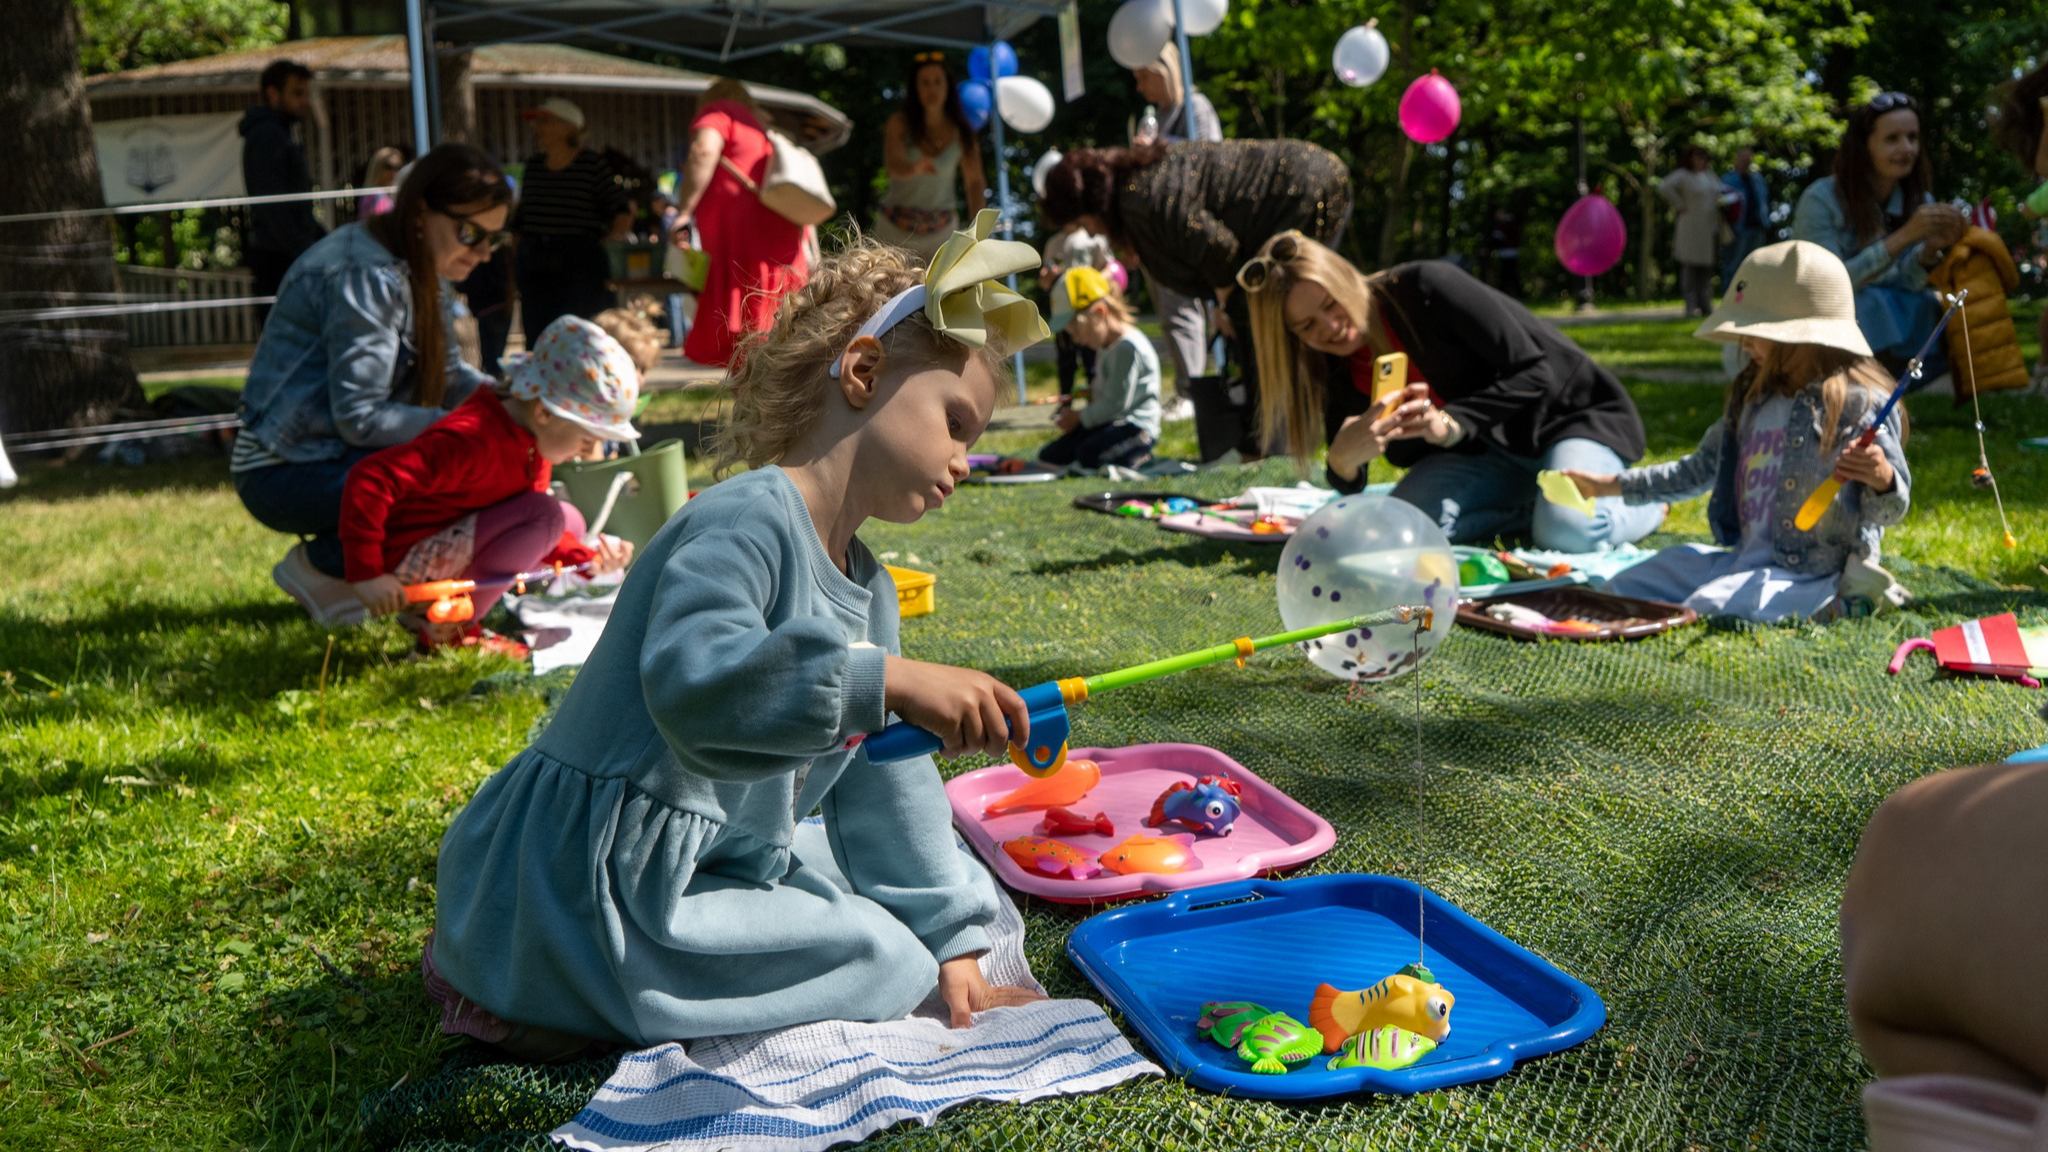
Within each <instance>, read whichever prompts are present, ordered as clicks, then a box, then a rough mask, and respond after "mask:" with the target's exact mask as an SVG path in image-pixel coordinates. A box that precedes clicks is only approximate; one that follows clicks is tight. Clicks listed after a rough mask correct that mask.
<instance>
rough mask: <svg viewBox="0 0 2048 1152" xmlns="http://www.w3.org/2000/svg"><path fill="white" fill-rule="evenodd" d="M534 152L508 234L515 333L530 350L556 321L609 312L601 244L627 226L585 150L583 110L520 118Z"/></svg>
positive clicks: (610, 176)
mask: <svg viewBox="0 0 2048 1152" xmlns="http://www.w3.org/2000/svg"><path fill="white" fill-rule="evenodd" d="M519 117H520V119H522V120H525V121H526V122H527V123H529V124H531V125H532V126H533V139H534V143H535V144H536V145H537V146H538V147H539V148H540V151H539V152H537V153H536V154H534V155H533V156H531V157H529V158H528V159H527V161H526V172H525V174H524V176H523V177H522V180H523V181H524V186H523V187H521V188H520V192H519V209H518V211H517V212H515V213H513V216H512V232H513V234H514V235H516V236H518V238H519V259H518V265H517V268H518V280H519V327H520V330H521V331H523V332H525V333H526V340H527V343H528V344H529V345H531V344H532V343H533V341H534V340H536V339H538V338H539V337H540V334H541V332H542V331H544V330H545V329H546V328H547V326H548V325H549V324H552V323H553V322H554V320H555V318H556V317H557V316H581V317H582V318H584V319H585V320H588V319H590V318H591V317H593V316H595V315H597V314H598V313H599V312H602V311H604V310H605V309H606V308H609V307H611V306H612V292H611V289H610V287H608V286H607V284H606V281H608V280H609V279H610V277H611V263H610V261H609V260H608V259H607V258H606V256H605V252H604V246H605V244H606V243H608V242H610V241H613V240H619V239H623V238H624V237H625V235H626V230H627V229H628V228H631V227H632V226H633V207H632V205H631V204H629V203H628V202H627V200H626V193H625V191H624V189H622V188H621V187H620V186H619V182H618V179H617V173H615V172H614V171H613V170H612V166H611V165H610V164H609V163H607V162H606V161H605V158H604V157H603V156H600V155H598V154H597V153H596V152H595V151H592V150H591V149H589V148H585V147H584V146H583V136H584V126H585V121H584V117H583V109H581V108H579V107H577V106H576V105H575V104H574V103H573V102H571V101H568V100H564V99H562V98H561V97H559V96H557V97H553V98H551V99H548V100H543V101H541V103H540V105H539V106H538V107H534V108H529V109H527V110H526V111H524V112H521V113H520V114H519Z"/></svg>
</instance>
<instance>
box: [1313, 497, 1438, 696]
mask: <svg viewBox="0 0 2048 1152" xmlns="http://www.w3.org/2000/svg"><path fill="white" fill-rule="evenodd" d="M1279 584H1280V619H1281V621H1282V622H1284V623H1285V624H1286V625H1287V627H1288V628H1290V629H1294V628H1309V627H1313V626H1315V625H1318V624H1329V623H1334V622H1336V621H1338V620H1343V619H1346V618H1347V617H1351V616H1364V615H1366V614H1368V613H1372V612H1383V611H1385V610H1387V609H1389V608H1397V607H1401V606H1404V605H1406V606H1413V607H1420V608H1429V609H1433V610H1434V611H1433V612H1432V619H1431V621H1430V626H1429V629H1428V631H1426V632H1423V633H1421V634H1420V635H1417V633H1416V625H1413V624H1393V625H1383V626H1380V627H1376V628H1354V629H1352V630H1350V631H1348V632H1340V633H1337V634H1335V635H1331V636H1325V637H1322V638H1321V639H1318V640H1310V641H1307V642H1306V643H1304V644H1303V645H1302V647H1303V649H1304V650H1305V651H1306V652H1307V653H1308V657H1309V659H1310V660H1313V661H1314V662H1315V663H1316V664H1317V665H1318V666H1319V667H1321V668H1322V669H1323V670H1324V671H1326V672H1328V673H1330V674H1331V675H1333V676H1336V677H1337V678H1338V679H1340V680H1351V681H1356V682H1361V683H1370V682H1373V681H1379V680H1391V679H1393V678H1395V677H1397V676H1400V675H1402V674H1404V673H1406V672H1409V671H1412V670H1413V669H1414V668H1415V666H1416V665H1418V664H1420V663H1421V662H1422V661H1423V660H1425V659H1427V658H1428V657H1429V654H1430V653H1432V652H1434V651H1436V647H1437V645H1439V644H1441V643H1443V641H1444V637H1446V636H1448V635H1450V633H1451V618H1452V616H1453V615H1455V614H1456V610H1457V606H1458V558H1457V555H1456V554H1455V553H1453V552H1452V551H1451V542H1450V541H1449V540H1448V539H1446V538H1445V536H1444V533H1443V529H1441V528H1439V527H1437V526H1436V524H1435V523H1433V522H1432V521H1431V520H1430V519H1429V517H1428V516H1426V515H1424V514H1423V512H1422V510H1421V509H1419V508H1417V507H1415V506H1414V505H1413V504H1410V503H1408V502H1406V501H1404V500H1396V499H1394V498H1393V497H1391V496H1367V495H1357V496H1340V497H1338V498H1337V499H1335V500H1332V501H1330V502H1329V503H1328V504H1325V505H1323V506H1322V507H1321V508H1318V509H1316V510H1315V511H1314V512H1313V513H1311V514H1310V515H1309V516H1308V518H1307V519H1305V520H1303V521H1302V523H1301V527H1300V529H1299V530H1297V531H1296V532H1295V533H1294V536H1293V537H1292V538H1291V539H1289V540H1288V541H1287V547H1286V548H1285V549H1284V550H1283V551H1282V552H1281V553H1280V580H1279Z"/></svg>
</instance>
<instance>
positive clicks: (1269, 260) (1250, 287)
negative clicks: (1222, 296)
mask: <svg viewBox="0 0 2048 1152" xmlns="http://www.w3.org/2000/svg"><path fill="white" fill-rule="evenodd" d="M1299 255H1301V233H1299V232H1282V233H1281V234H1280V235H1279V236H1277V237H1275V238H1274V240H1273V242H1272V243H1271V244H1269V245H1267V246H1266V250H1265V251H1264V252H1261V253H1260V254H1259V255H1257V256H1254V257H1252V258H1251V259H1250V260H1247V261H1245V264H1244V267H1242V268H1239V269H1238V270H1237V286H1238V287H1240V288H1242V289H1244V290H1245V291H1247V292H1257V291H1259V290H1260V289H1262V288H1264V287H1265V286H1266V285H1267V284H1270V283H1272V281H1273V279H1274V277H1275V276H1276V275H1278V274H1279V271H1280V265H1282V264H1285V263H1287V262H1288V261H1290V260H1292V259H1294V258H1295V257H1296V256H1299Z"/></svg>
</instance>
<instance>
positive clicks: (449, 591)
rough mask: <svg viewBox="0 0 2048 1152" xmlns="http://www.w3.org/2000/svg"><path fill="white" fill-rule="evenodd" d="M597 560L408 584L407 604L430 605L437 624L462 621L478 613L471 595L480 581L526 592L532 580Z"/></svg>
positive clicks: (579, 569)
mask: <svg viewBox="0 0 2048 1152" xmlns="http://www.w3.org/2000/svg"><path fill="white" fill-rule="evenodd" d="M596 563H597V562H596V561H594V560H585V561H584V562H583V563H581V564H556V565H553V566H552V567H548V568H536V569H534V570H533V571H531V572H520V573H516V574H514V575H511V576H493V577H489V578H486V579H483V580H429V581H426V582H425V583H423V584H407V585H406V586H405V599H406V603H408V604H425V605H427V619H429V620H431V621H433V622H434V623H436V624H460V623H462V622H463V621H465V620H468V619H470V618H471V617H473V616H475V615H476V603H475V601H472V600H471V599H470V598H469V597H470V593H472V592H475V591H476V590H477V586H478V585H480V584H481V585H485V586H488V587H493V588H497V587H504V588H517V589H519V590H520V591H521V592H524V591H526V585H527V583H528V582H529V581H541V580H548V581H553V580H556V579H559V578H560V577H561V576H562V574H563V573H565V572H585V571H588V570H589V569H590V568H591V567H592V566H593V565H595V564H596Z"/></svg>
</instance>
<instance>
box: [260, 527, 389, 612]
mask: <svg viewBox="0 0 2048 1152" xmlns="http://www.w3.org/2000/svg"><path fill="white" fill-rule="evenodd" d="M270 578H271V579H272V580H274V581H276V582H277V586H278V587H279V588H282V589H284V590H285V594H286V595H288V596H290V597H291V598H292V599H294V600H296V601H298V602H299V607H301V608H304V609H305V610H306V615H308V616H311V617H312V618H313V620H314V622H315V623H318V624H361V623H362V622H363V621H365V620H367V619H369V618H370V610H369V609H368V608H366V607H364V606H363V601H362V599H361V598H360V597H358V596H357V595H356V593H355V589H353V588H350V587H349V586H348V582H347V581H346V580H337V579H335V578H334V577H332V576H329V575H328V574H327V573H325V572H322V571H321V570H319V569H318V568H315V567H313V562H312V561H311V560H309V559H307V558H306V546H305V545H304V544H294V545H292V550H291V551H289V552H287V553H285V554H284V559H282V560H280V561H278V562H277V566H276V567H274V568H272V569H271V570H270Z"/></svg>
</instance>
